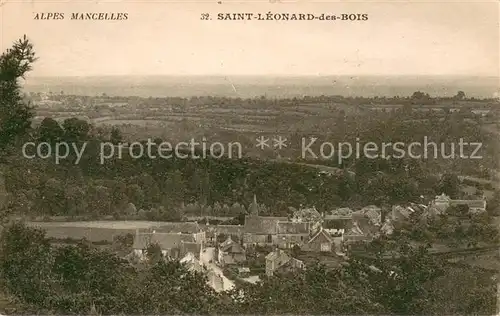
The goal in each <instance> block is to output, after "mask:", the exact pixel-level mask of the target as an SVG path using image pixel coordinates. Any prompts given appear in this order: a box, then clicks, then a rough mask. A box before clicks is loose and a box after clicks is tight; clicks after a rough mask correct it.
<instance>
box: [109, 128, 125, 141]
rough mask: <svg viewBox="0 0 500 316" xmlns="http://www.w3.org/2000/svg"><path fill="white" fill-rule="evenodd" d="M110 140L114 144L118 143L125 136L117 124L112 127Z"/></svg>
mask: <svg viewBox="0 0 500 316" xmlns="http://www.w3.org/2000/svg"><path fill="white" fill-rule="evenodd" d="M109 140H110V142H112V143H113V144H114V145H118V144H119V143H121V142H122V141H123V136H122V133H121V131H120V129H119V128H118V127H116V126H113V128H112V129H111V137H110V139H109Z"/></svg>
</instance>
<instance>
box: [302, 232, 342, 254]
mask: <svg viewBox="0 0 500 316" xmlns="http://www.w3.org/2000/svg"><path fill="white" fill-rule="evenodd" d="M334 249H335V242H334V240H333V238H332V237H331V236H330V234H328V233H327V232H326V230H324V229H323V228H322V227H321V228H320V229H319V230H318V231H317V232H316V233H315V234H313V236H312V237H311V238H310V239H309V241H308V242H307V243H306V244H304V246H303V247H302V250H303V251H314V252H331V251H333V250H334Z"/></svg>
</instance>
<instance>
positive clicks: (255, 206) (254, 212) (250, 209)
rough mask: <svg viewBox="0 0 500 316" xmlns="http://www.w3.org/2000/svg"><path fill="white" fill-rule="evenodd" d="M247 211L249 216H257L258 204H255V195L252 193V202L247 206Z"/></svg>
mask: <svg viewBox="0 0 500 316" xmlns="http://www.w3.org/2000/svg"><path fill="white" fill-rule="evenodd" d="M248 213H249V215H251V216H259V205H258V204H257V196H256V195H255V194H254V195H253V202H252V204H250V206H249V207H248Z"/></svg>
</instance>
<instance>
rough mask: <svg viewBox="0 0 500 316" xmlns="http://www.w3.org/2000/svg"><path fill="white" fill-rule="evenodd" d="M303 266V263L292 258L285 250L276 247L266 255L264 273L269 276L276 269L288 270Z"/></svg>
mask: <svg viewBox="0 0 500 316" xmlns="http://www.w3.org/2000/svg"><path fill="white" fill-rule="evenodd" d="M302 268H304V263H303V262H302V261H300V260H298V259H295V258H292V257H291V256H289V255H288V254H287V253H286V252H285V251H283V250H281V249H276V250H275V251H273V252H271V253H269V254H268V255H267V256H266V275H267V276H269V277H271V276H273V275H274V273H276V272H278V271H290V270H296V269H302Z"/></svg>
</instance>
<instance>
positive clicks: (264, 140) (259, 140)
mask: <svg viewBox="0 0 500 316" xmlns="http://www.w3.org/2000/svg"><path fill="white" fill-rule="evenodd" d="M255 140H256V141H257V145H255V147H259V148H260V149H264V148H266V147H269V144H268V143H267V142H268V141H269V138H266V137H264V136H260V137H259V138H256V139H255Z"/></svg>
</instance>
